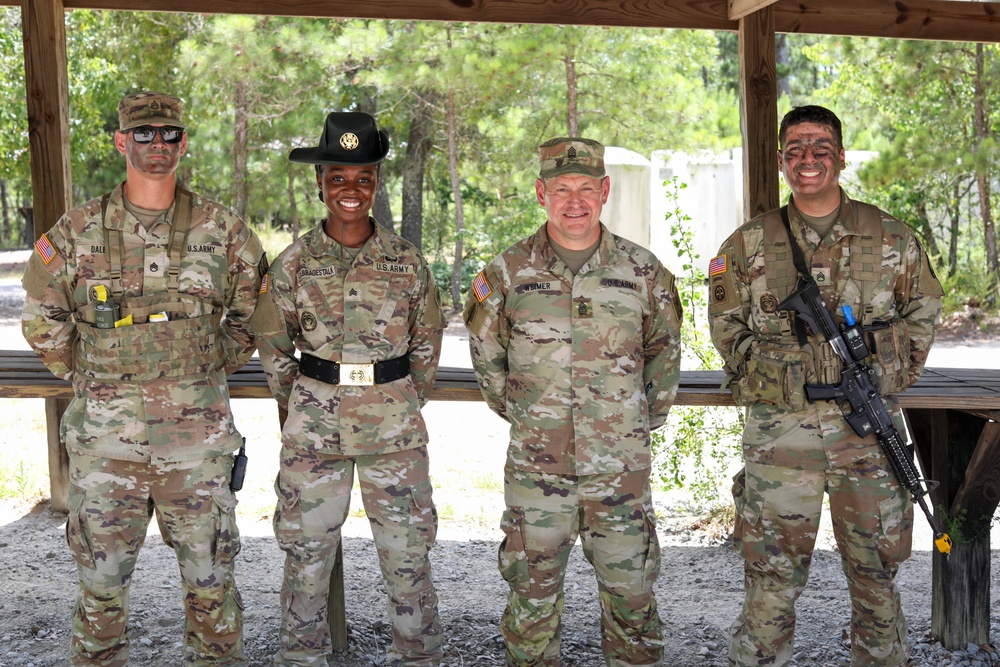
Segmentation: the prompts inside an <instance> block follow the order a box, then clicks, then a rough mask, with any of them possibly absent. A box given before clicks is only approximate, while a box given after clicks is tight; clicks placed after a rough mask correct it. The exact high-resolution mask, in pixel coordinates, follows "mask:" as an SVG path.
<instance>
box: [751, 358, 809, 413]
mask: <svg viewBox="0 0 1000 667" xmlns="http://www.w3.org/2000/svg"><path fill="white" fill-rule="evenodd" d="M751 354H752V356H751V357H750V359H748V360H747V363H746V370H745V371H744V373H743V375H741V376H740V379H739V381H738V383H737V391H736V392H735V394H736V399H737V401H738V402H739V404H740V405H752V404H753V403H767V404H768V405H778V406H781V407H788V408H792V409H793V410H798V409H800V408H802V407H804V406H805V404H806V397H805V383H806V364H807V363H811V361H812V356H811V354H810V353H808V352H803V351H800V350H794V351H793V350H785V349H781V348H772V347H765V346H760V347H758V348H755V349H754V350H753V352H752V353H751Z"/></svg>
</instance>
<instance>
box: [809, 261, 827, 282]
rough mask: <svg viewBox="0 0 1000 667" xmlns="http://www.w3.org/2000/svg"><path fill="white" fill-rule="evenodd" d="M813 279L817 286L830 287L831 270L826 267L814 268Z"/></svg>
mask: <svg viewBox="0 0 1000 667" xmlns="http://www.w3.org/2000/svg"><path fill="white" fill-rule="evenodd" d="M812 277H813V280H815V281H816V284H817V285H829V284H830V269H829V268H828V267H825V266H819V267H813V270H812Z"/></svg>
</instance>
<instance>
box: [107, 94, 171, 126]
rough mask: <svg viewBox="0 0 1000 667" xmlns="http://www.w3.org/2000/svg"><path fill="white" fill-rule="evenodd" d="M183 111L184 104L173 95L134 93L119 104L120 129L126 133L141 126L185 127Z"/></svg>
mask: <svg viewBox="0 0 1000 667" xmlns="http://www.w3.org/2000/svg"><path fill="white" fill-rule="evenodd" d="M183 111H184V103H183V102H181V101H180V99H179V98H177V97H174V96H173V95H167V94H166V93H150V92H140V93H132V94H131V95H126V96H125V97H123V98H122V100H121V102H119V103H118V129H119V130H120V131H122V132H124V131H125V130H131V129H132V128H133V127H139V126H140V125H169V126H171V127H184V119H183Z"/></svg>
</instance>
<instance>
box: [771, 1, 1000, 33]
mask: <svg viewBox="0 0 1000 667" xmlns="http://www.w3.org/2000/svg"><path fill="white" fill-rule="evenodd" d="M774 25H775V29H776V30H777V31H778V32H799V33H809V34H813V35H849V36H857V37H893V38H899V39H929V40H944V41H955V42H1000V3H997V2H955V1H954V0H913V1H911V0H837V2H835V3H833V2H829V1H828V0H779V2H778V3H777V4H775V5H774Z"/></svg>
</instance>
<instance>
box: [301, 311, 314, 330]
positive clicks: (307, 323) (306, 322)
mask: <svg viewBox="0 0 1000 667" xmlns="http://www.w3.org/2000/svg"><path fill="white" fill-rule="evenodd" d="M299 321H300V322H301V324H302V329H303V330H305V331H315V330H316V316H315V315H313V314H312V312H310V311H308V310H307V311H306V312H304V313H302V317H301V318H300V319H299Z"/></svg>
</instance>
